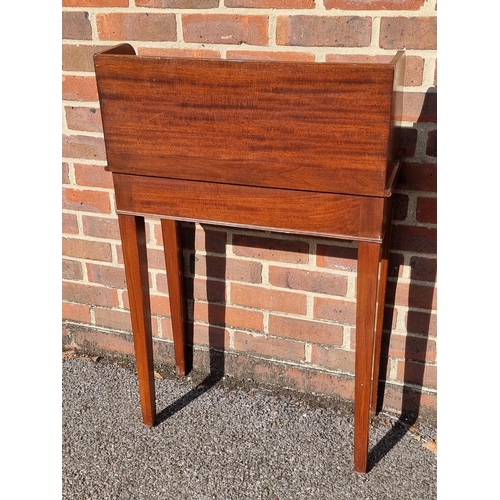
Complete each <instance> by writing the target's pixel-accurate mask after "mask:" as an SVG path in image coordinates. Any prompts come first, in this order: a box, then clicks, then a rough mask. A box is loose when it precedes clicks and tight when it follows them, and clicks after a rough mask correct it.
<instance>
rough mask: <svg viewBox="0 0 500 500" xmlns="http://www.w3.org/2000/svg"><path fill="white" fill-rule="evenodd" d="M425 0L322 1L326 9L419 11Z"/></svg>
mask: <svg viewBox="0 0 500 500" xmlns="http://www.w3.org/2000/svg"><path fill="white" fill-rule="evenodd" d="M424 1H425V0H324V3H325V8H326V9H342V10H419V9H420V8H421V7H422V6H423V5H424Z"/></svg>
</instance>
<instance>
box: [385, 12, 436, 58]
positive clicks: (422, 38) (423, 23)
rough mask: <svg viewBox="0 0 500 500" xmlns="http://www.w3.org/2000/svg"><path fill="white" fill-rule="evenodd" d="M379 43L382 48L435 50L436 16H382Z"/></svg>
mask: <svg viewBox="0 0 500 500" xmlns="http://www.w3.org/2000/svg"><path fill="white" fill-rule="evenodd" d="M379 43H380V47H381V48H383V49H407V50H408V49H422V50H435V49H436V48H437V22H436V17H383V18H382V19H381V20H380V40H379Z"/></svg>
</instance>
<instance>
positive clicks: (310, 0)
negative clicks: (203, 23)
mask: <svg viewBox="0 0 500 500" xmlns="http://www.w3.org/2000/svg"><path fill="white" fill-rule="evenodd" d="M224 5H225V6H226V7H243V8H255V9H314V7H315V0H224Z"/></svg>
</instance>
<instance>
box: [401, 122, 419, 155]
mask: <svg viewBox="0 0 500 500" xmlns="http://www.w3.org/2000/svg"><path fill="white" fill-rule="evenodd" d="M396 130H397V131H398V132H399V140H400V143H401V147H402V148H404V149H405V156H406V158H407V159H409V158H411V157H412V156H415V150H416V147H417V138H418V130H417V129H416V128H410V127H398V128H397V129H396Z"/></svg>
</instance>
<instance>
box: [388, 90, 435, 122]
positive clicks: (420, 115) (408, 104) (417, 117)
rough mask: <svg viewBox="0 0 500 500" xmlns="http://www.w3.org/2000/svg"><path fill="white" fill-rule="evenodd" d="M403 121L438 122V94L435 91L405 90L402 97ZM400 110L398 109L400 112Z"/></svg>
mask: <svg viewBox="0 0 500 500" xmlns="http://www.w3.org/2000/svg"><path fill="white" fill-rule="evenodd" d="M402 106H403V108H402V117H401V119H402V120H403V121H409V122H431V123H436V122H437V94H436V93H434V92H427V93H425V94H424V93H421V92H404V93H403V99H402ZM398 113H399V111H396V114H398Z"/></svg>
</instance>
